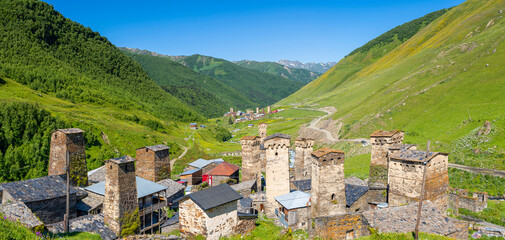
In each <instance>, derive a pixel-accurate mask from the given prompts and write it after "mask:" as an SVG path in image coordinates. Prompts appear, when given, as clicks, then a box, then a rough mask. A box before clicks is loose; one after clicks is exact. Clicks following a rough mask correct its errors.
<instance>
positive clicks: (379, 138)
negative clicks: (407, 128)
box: [368, 130, 404, 191]
mask: <svg viewBox="0 0 505 240" xmlns="http://www.w3.org/2000/svg"><path fill="white" fill-rule="evenodd" d="M403 135H404V133H403V132H402V131H399V130H395V131H381V130H380V131H376V132H374V133H372V135H370V144H371V145H372V157H371V160H370V179H369V180H368V187H369V188H370V190H379V191H382V190H387V186H388V156H387V155H388V149H389V148H391V147H393V146H395V145H399V144H402V142H403Z"/></svg>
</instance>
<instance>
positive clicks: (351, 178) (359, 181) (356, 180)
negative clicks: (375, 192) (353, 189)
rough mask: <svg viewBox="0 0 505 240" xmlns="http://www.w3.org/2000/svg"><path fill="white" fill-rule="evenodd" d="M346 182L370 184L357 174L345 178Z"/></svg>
mask: <svg viewBox="0 0 505 240" xmlns="http://www.w3.org/2000/svg"><path fill="white" fill-rule="evenodd" d="M345 184H352V185H360V186H367V185H368V183H367V182H365V181H364V180H361V179H359V178H357V177H355V176H352V177H348V178H345Z"/></svg>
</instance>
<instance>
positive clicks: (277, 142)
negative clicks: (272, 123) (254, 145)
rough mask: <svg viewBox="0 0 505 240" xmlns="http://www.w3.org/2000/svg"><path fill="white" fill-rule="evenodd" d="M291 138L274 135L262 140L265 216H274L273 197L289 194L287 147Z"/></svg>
mask: <svg viewBox="0 0 505 240" xmlns="http://www.w3.org/2000/svg"><path fill="white" fill-rule="evenodd" d="M290 142H291V136H289V135H286V134H280V133H276V134H274V135H270V136H268V137H266V138H265V139H264V147H265V149H266V159H267V161H266V162H267V163H266V188H267V189H266V196H267V214H268V215H269V216H274V215H275V212H274V211H275V208H276V204H275V197H277V196H280V195H284V194H287V193H289V192H290V188H289V152H288V151H289V146H290Z"/></svg>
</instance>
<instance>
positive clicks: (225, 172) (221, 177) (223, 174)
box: [207, 162, 240, 186]
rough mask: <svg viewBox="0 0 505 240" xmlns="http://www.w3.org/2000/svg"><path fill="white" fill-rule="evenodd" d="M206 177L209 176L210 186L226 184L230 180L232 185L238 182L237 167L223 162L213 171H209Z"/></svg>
mask: <svg viewBox="0 0 505 240" xmlns="http://www.w3.org/2000/svg"><path fill="white" fill-rule="evenodd" d="M207 175H208V176H209V184H210V186H215V185H219V184H221V183H227V182H228V181H230V180H232V181H234V183H238V182H239V181H240V180H239V167H238V166H237V165H234V164H231V163H229V162H223V163H221V164H219V165H217V166H216V167H215V168H214V169H212V170H210V172H208V173H207Z"/></svg>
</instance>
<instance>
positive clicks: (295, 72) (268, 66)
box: [235, 60, 321, 84]
mask: <svg viewBox="0 0 505 240" xmlns="http://www.w3.org/2000/svg"><path fill="white" fill-rule="evenodd" d="M235 64H237V65H239V66H241V67H245V68H249V69H253V70H257V71H260V72H264V73H270V74H273V75H276V76H279V77H283V78H288V79H291V80H295V81H297V82H301V83H304V84H307V83H309V82H311V81H312V80H314V79H316V78H317V77H319V75H321V74H320V73H315V72H311V71H309V70H306V69H298V68H289V67H286V66H283V65H281V64H279V63H275V62H255V61H248V60H242V61H238V62H235Z"/></svg>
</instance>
